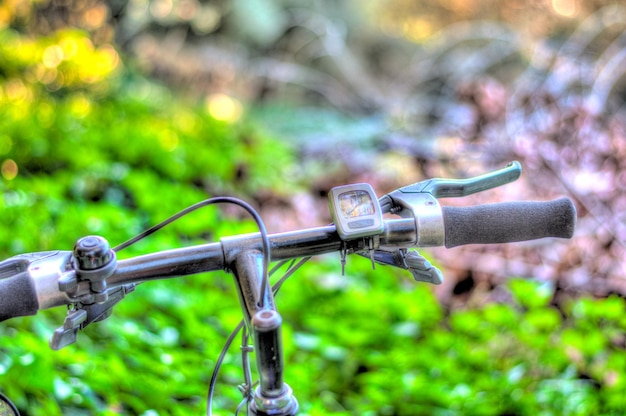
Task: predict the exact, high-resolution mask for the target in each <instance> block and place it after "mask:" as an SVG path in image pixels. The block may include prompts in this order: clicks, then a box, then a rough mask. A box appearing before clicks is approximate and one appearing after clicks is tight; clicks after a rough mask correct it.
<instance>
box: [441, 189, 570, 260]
mask: <svg viewBox="0 0 626 416" xmlns="http://www.w3.org/2000/svg"><path fill="white" fill-rule="evenodd" d="M443 221H444V227H445V233H446V242H445V245H446V247H448V248H451V247H457V246H460V245H464V244H499V243H510V242H515V241H527V240H535V239H539V238H544V237H558V238H571V237H572V236H573V235H574V229H575V228H576V208H575V207H574V204H573V203H572V201H571V200H570V199H568V198H560V199H555V200H553V201H547V202H503V203H497V204H486V205H477V206H473V207H443Z"/></svg>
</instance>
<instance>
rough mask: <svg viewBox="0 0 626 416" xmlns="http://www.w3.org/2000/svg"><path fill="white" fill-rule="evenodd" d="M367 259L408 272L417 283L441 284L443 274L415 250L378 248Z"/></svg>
mask: <svg viewBox="0 0 626 416" xmlns="http://www.w3.org/2000/svg"><path fill="white" fill-rule="evenodd" d="M363 256H365V254H363ZM368 257H371V258H372V259H373V261H375V262H376V263H378V264H382V265H385V266H394V267H398V268H400V269H404V270H408V271H409V272H411V274H412V275H413V279H414V280H415V281H417V282H426V283H432V284H433V285H440V284H441V283H443V273H441V270H439V269H438V268H437V267H435V266H433V265H432V264H431V263H430V262H429V261H428V260H427V259H426V258H424V257H423V256H422V255H421V254H419V253H418V252H417V251H415V250H407V249H404V248H398V249H395V248H394V249H391V248H386V247H380V248H378V249H376V250H374V251H373V252H372V253H370V255H368Z"/></svg>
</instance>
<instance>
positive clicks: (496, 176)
mask: <svg viewBox="0 0 626 416" xmlns="http://www.w3.org/2000/svg"><path fill="white" fill-rule="evenodd" d="M521 174H522V165H521V164H520V163H519V162H518V161H513V162H511V163H509V164H508V165H507V166H506V167H504V168H503V169H499V170H496V171H493V172H488V173H485V174H483V175H479V176H475V177H472V178H467V179H445V178H433V179H427V180H425V181H421V182H416V183H414V184H412V185H407V186H404V187H402V188H399V189H397V190H395V191H393V192H391V193H389V194H387V195H385V196H383V197H381V198H380V199H379V202H380V204H381V207H382V209H383V212H384V213H389V212H390V213H396V212H394V211H398V210H399V209H400V207H399V206H398V205H399V204H398V203H397V202H395V200H402V198H403V196H404V197H406V195H407V194H409V195H410V194H429V195H432V196H433V197H434V198H458V197H464V196H468V195H471V194H475V193H478V192H482V191H486V190H488V189H493V188H497V187H499V186H502V185H505V184H507V183H510V182H514V181H516V180H517V179H518V178H519V177H520V175H521Z"/></svg>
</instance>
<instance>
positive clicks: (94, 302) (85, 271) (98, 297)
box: [50, 236, 135, 350]
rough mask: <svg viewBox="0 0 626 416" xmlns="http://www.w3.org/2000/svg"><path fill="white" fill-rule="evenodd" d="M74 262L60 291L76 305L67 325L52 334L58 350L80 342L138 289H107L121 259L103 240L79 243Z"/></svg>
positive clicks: (91, 238)
mask: <svg viewBox="0 0 626 416" xmlns="http://www.w3.org/2000/svg"><path fill="white" fill-rule="evenodd" d="M71 263H72V265H73V267H74V269H73V270H68V271H66V272H65V273H63V274H62V275H61V276H60V277H59V279H58V281H57V284H58V289H59V290H60V291H61V292H64V293H65V294H66V295H67V297H68V298H69V299H70V300H71V301H72V302H73V303H72V305H71V306H70V308H69V309H68V312H67V316H66V317H65V321H64V322H63V326H61V327H59V328H57V329H56V330H55V331H54V334H53V335H52V339H51V340H50V347H51V348H52V349H54V350H59V349H61V348H63V347H65V346H67V345H70V344H73V343H74V342H76V337H77V334H78V331H79V330H80V329H83V328H85V327H86V326H87V325H89V324H90V323H92V322H98V321H102V320H103V319H106V318H107V317H109V316H110V315H111V312H112V308H113V306H115V305H116V304H117V303H118V302H119V301H120V300H122V299H123V298H124V296H126V294H128V293H130V292H132V291H133V290H134V289H135V285H134V284H132V285H126V286H121V287H118V288H116V289H113V290H111V289H109V288H108V287H107V282H106V279H107V278H108V277H109V276H111V275H112V274H113V272H114V271H115V269H116V267H117V259H116V256H115V252H114V251H113V250H111V248H110V246H109V243H108V242H107V241H106V240H105V239H104V238H102V237H97V236H89V237H84V238H81V239H80V240H78V242H77V243H76V245H75V246H74V251H73V253H72V256H71Z"/></svg>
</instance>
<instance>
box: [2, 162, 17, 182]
mask: <svg viewBox="0 0 626 416" xmlns="http://www.w3.org/2000/svg"><path fill="white" fill-rule="evenodd" d="M18 170H19V169H18V167H17V163H15V161H14V160H13V159H7V160H5V161H4V162H2V166H1V167H0V172H1V173H2V177H3V178H4V179H6V180H7V181H12V180H13V179H15V178H16V177H17V173H18Z"/></svg>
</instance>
